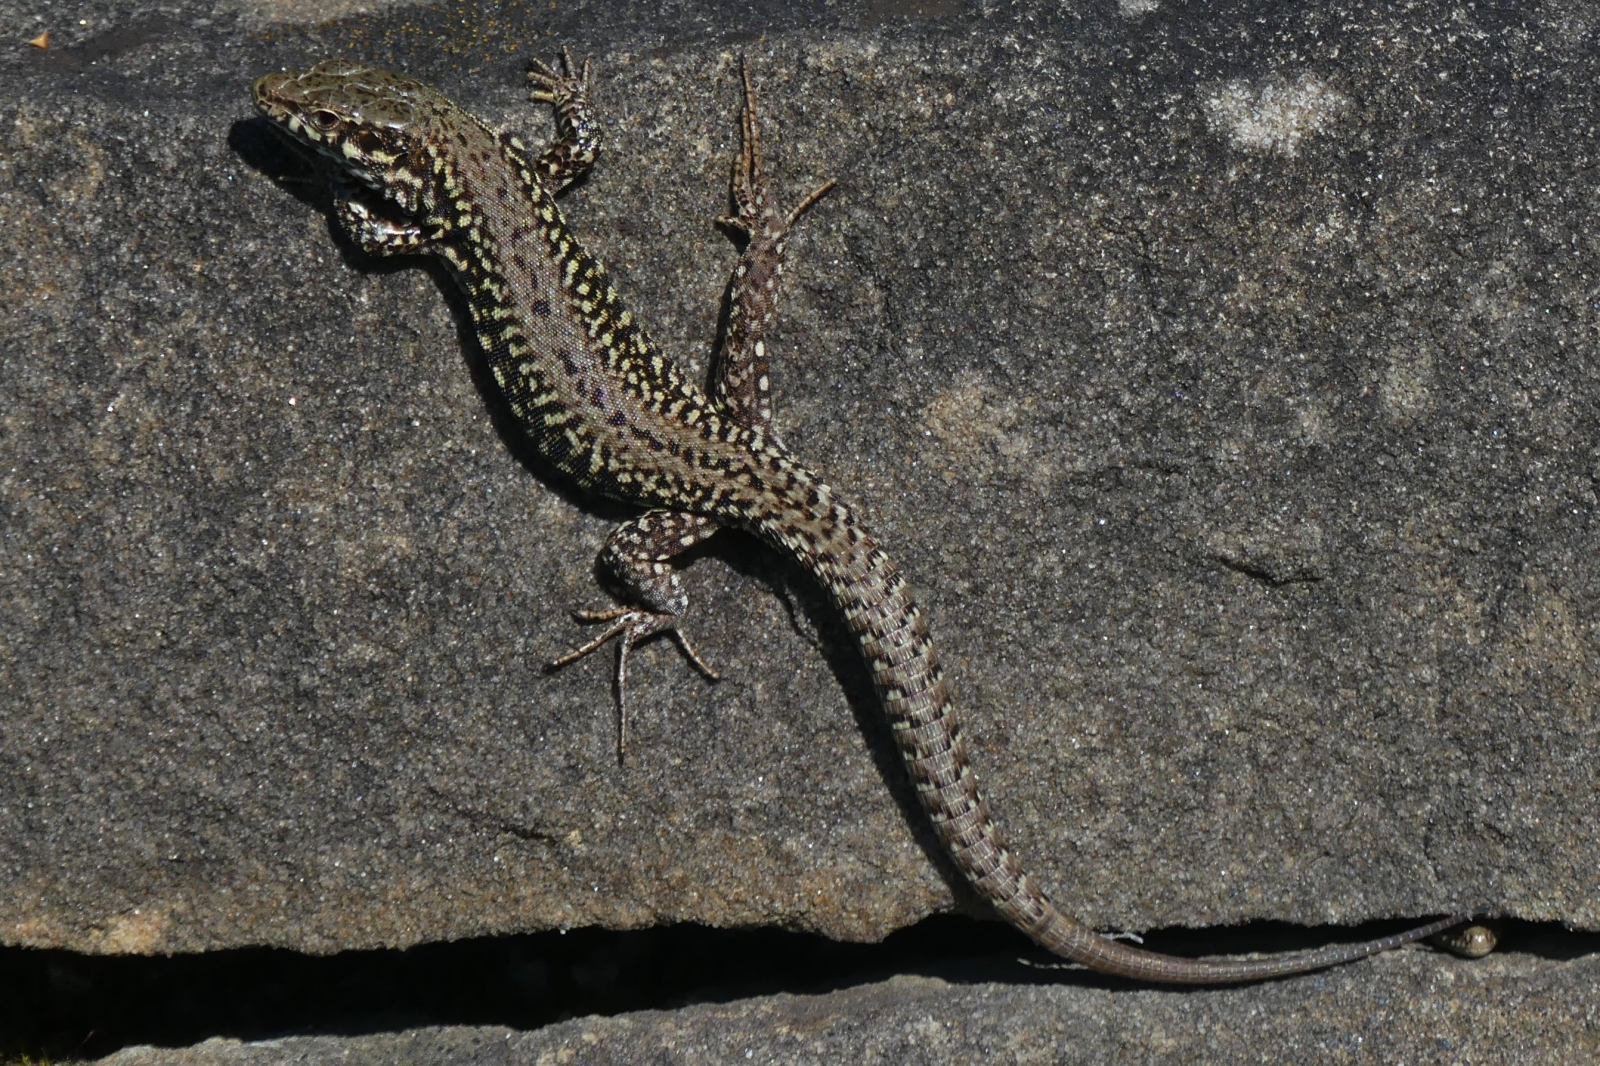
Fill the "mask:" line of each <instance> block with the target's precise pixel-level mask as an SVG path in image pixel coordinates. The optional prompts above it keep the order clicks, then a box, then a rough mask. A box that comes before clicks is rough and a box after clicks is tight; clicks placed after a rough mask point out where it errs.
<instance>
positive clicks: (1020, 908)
mask: <svg viewBox="0 0 1600 1066" xmlns="http://www.w3.org/2000/svg"><path fill="white" fill-rule="evenodd" d="M806 480H807V481H808V482H809V479H806ZM790 487H791V488H794V487H796V486H795V485H794V482H793V481H791V486H790ZM796 495H797V496H798V497H799V498H793V499H791V500H789V501H786V503H788V504H789V506H785V507H780V508H773V509H770V510H769V511H768V513H769V514H773V515H782V516H784V517H781V518H777V517H775V518H771V519H768V520H766V521H758V522H756V523H754V526H755V529H754V532H756V533H758V534H759V535H760V536H762V537H763V538H764V539H766V540H769V541H772V542H775V543H776V544H778V545H779V546H781V547H782V548H784V549H787V550H788V551H790V552H792V553H793V554H794V555H795V556H796V557H797V558H798V560H799V561H800V562H801V563H802V564H803V565H805V566H806V567H807V568H808V569H810V570H811V572H812V573H813V574H815V575H816V576H817V578H818V580H820V581H821V582H822V584H823V585H824V586H825V587H826V588H827V590H828V592H829V594H830V595H831V597H832V598H833V600H834V601H835V603H836V604H837V605H838V607H839V609H840V610H841V611H842V612H843V614H844V617H845V621H846V623H847V625H848V626H849V628H850V631H851V632H852V633H853V634H854V635H855V637H856V640H857V641H858V642H859V644H860V647H861V653H862V656H863V657H864V658H865V660H866V662H867V665H868V666H869V667H870V668H871V670H872V677H873V683H874V685H875V686H876V687H877V691H878V697H879V699H880V700H881V701H882V704H883V710H884V713H885V714H886V715H887V716H888V719H889V725H890V727H891V728H892V730H893V732H894V737H895V741H896V743H897V744H898V745H899V747H900V754H901V756H902V757H903V758H904V759H905V764H906V769H907V770H908V771H909V773H910V776H911V781H912V783H913V784H914V785H915V786H916V790H917V796H918V798H919V799H920V800H921V802H922V807H923V809H924V810H925V811H927V814H928V818H929V820H930V821H931V822H932V823H933V828H934V830H935V832H936V833H937V834H938V836H939V840H940V841H941V842H942V843H943V844H944V847H945V850H946V851H947V852H948V853H949V855H950V858H951V859H952V861H954V863H955V864H956V866H957V867H959V868H960V870H961V872H962V873H963V874H964V875H965V876H966V878H967V880H968V881H970V882H971V883H972V886H973V888H975V889H976V890H977V892H978V894H979V895H981V896H982V897H983V898H984V899H985V900H987V901H988V902H989V903H990V904H992V905H993V906H994V908H995V910H997V911H999V912H1000V914H1001V915H1002V916H1004V917H1005V919H1006V920H1007V921H1008V922H1010V923H1011V924H1012V925H1014V926H1016V927H1017V928H1018V929H1020V930H1022V931H1023V932H1024V933H1026V934H1027V935H1028V936H1029V937H1030V938H1032V939H1033V941H1034V942H1035V943H1037V944H1039V945H1040V946H1041V947H1043V948H1045V949H1046V950H1048V951H1051V952H1053V953H1054V954H1056V955H1059V956H1061V957H1063V958H1066V959H1070V960H1072V961H1074V962H1078V963H1081V964H1083V965H1084V966H1087V967H1089V968H1090V969H1093V970H1098V971H1101V972H1103V973H1110V974H1118V975H1121V976H1123V977H1132V978H1137V979H1140V980H1145V981H1159V982H1171V983H1184V984H1226V983H1231V982H1239V981H1259V980H1265V979H1268V978H1274V977H1283V976H1287V975H1289V974H1297V973H1305V972H1307V971H1309V970H1320V969H1324V968H1326V967H1329V966H1337V965H1339V964H1341V963H1346V962H1351V961H1354V960H1356V959H1360V958H1365V957H1366V956H1368V955H1375V954H1377V953H1379V952H1382V951H1388V950H1389V949H1391V948H1395V947H1398V946H1400V945H1401V944H1405V943H1408V942H1410V941H1413V940H1420V939H1421V938H1423V937H1426V936H1431V935H1432V934H1434V933H1438V932H1441V931H1443V930H1445V929H1448V928H1450V927H1451V926H1453V925H1457V924H1459V923H1460V922H1462V921H1464V920H1466V919H1467V918H1468V917H1470V915H1459V916H1455V917H1451V918H1445V919H1441V920H1439V921H1435V922H1430V923H1428V924H1426V925H1421V926H1418V927H1416V928H1414V929H1410V930H1407V931H1406V932H1403V933H1398V934H1396V935H1394V936H1388V937H1383V938H1380V939H1377V940H1368V941H1365V942H1362V943H1355V944H1336V945H1331V946H1329V947H1324V948H1319V949H1316V950H1313V951H1305V952H1297V953H1293V954H1287V955H1278V956H1271V957H1267V958H1255V959H1234V958H1220V959H1187V958H1181V957H1178V956H1175V955H1164V954H1161V953H1159V952H1154V951H1146V950H1144V949H1142V948H1136V947H1132V946H1130V945H1128V944H1124V943H1121V942H1120V941H1116V940H1111V939H1109V938H1107V937H1104V936H1101V935H1100V934H1098V933H1096V932H1094V931H1093V930H1092V929H1090V928H1088V927H1087V926H1085V925H1084V924H1083V923H1081V922H1079V921H1077V920H1076V919H1074V918H1072V917H1070V916H1069V915H1067V914H1066V913H1064V912H1063V911H1062V910H1060V909H1059V908H1058V907H1056V905H1055V904H1053V903H1051V902H1050V899H1049V897H1048V896H1046V895H1045V893H1044V891H1043V890H1042V889H1040V888H1039V886H1038V885H1037V884H1035V883H1034V881H1033V879H1032V878H1030V877H1029V876H1028V875H1027V874H1026V873H1025V872H1023V869H1022V866H1021V864H1020V863H1019V862H1018V861H1017V858H1016V856H1015V855H1013V854H1012V852H1011V851H1010V850H1009V849H1008V848H1007V846H1006V843H1005V840H1004V838H1003V837H1002V836H1001V833H1000V829H999V827H998V826H997V825H996V824H995V821H994V819H993V818H992V817H991V816H990V814H989V809H988V806H987V805H986V804H985V802H984V799H983V796H982V794H981V793H980V792H979V790H978V781H977V778H976V776H975V775H974V774H973V772H972V767H971V766H970V764H969V763H968V761H967V753H966V747H965V745H964V743H963V741H962V737H961V725H960V723H959V722H958V721H957V719H956V715H955V710H954V708H953V707H952V705H951V699H950V690H949V685H948V684H947V683H946V681H945V677H944V672H943V670H942V669H941V668H940V666H939V656H938V653H937V652H936V651H935V650H934V646H933V640H932V638H931V636H930V635H929V633H928V625H927V622H926V621H925V620H924V618H923V616H922V613H921V611H920V610H918V608H917V604H916V601H915V600H914V599H913V597H912V595H911V590H910V588H909V587H908V586H907V584H906V581H905V579H904V578H902V577H901V576H900V572H899V569H898V568H897V567H896V566H895V565H894V563H893V562H892V561H891V560H890V559H889V557H888V556H887V555H886V554H885V553H884V551H883V549H882V548H880V547H879V546H878V544H877V542H876V541H875V540H874V539H873V537H872V536H871V534H869V533H868V532H867V531H866V530H865V529H864V528H863V527H862V526H861V524H860V523H859V522H858V520H857V519H856V517H855V514H854V512H853V510H852V509H851V508H850V507H848V506H847V505H846V504H845V503H843V502H842V501H840V500H839V499H838V498H837V497H835V496H834V495H833V494H832V492H831V491H830V490H829V489H828V488H827V487H826V486H824V485H821V484H820V483H816V482H810V483H809V484H806V485H804V486H803V492H801V493H798V494H796ZM798 516H804V517H798Z"/></svg>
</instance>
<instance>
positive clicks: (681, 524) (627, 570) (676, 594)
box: [545, 511, 718, 764]
mask: <svg viewBox="0 0 1600 1066" xmlns="http://www.w3.org/2000/svg"><path fill="white" fill-rule="evenodd" d="M717 529H718V527H717V524H716V523H715V522H713V521H712V520H711V519H709V518H704V517H702V516H700V515H693V514H686V513H682V512H678V511H650V512H648V513H646V514H643V515H640V516H639V517H638V518H635V519H633V520H632V521H629V522H624V523H623V524H622V525H620V526H618V527H617V528H616V529H614V530H612V532H611V536H610V537H608V538H606V543H605V547H603V548H601V549H600V557H599V563H600V567H601V569H602V570H605V571H606V572H608V573H610V574H611V575H612V576H613V577H614V578H615V579H616V581H617V582H618V584H620V585H621V586H622V591H623V594H624V597H625V599H626V600H627V601H628V603H629V604H631V605H630V606H618V607H611V608H607V609H605V610H601V611H577V612H574V614H573V617H574V618H575V619H576V620H577V621H579V622H584V623H587V624H600V623H606V622H609V623H611V624H610V625H609V626H607V627H606V629H605V630H604V631H602V632H601V633H600V634H599V635H598V636H596V637H595V638H594V639H593V640H590V641H588V642H587V643H585V644H584V645H583V646H582V647H579V648H575V649H573V650H572V651H570V652H568V653H567V654H565V655H563V656H562V657H561V658H559V659H557V660H555V661H554V662H552V663H550V664H549V665H548V666H546V667H545V669H546V670H557V669H560V668H561V667H563V666H566V665H567V664H568V663H572V662H576V661H577V660H579V659H581V658H583V657H584V656H586V655H588V654H589V653H590V652H593V651H597V650H599V649H600V648H601V647H603V646H604V645H606V644H607V643H609V642H610V641H612V640H615V641H616V642H617V674H616V679H617V762H618V764H621V763H622V761H623V758H624V756H625V753H626V751H627V744H628V703H627V699H628V695H627V694H628V655H629V653H630V652H631V651H632V650H633V646H634V645H635V644H638V643H639V642H641V641H644V640H648V639H649V638H651V637H654V636H657V635H659V634H661V633H668V634H671V636H672V637H673V639H674V640H676V641H677V642H678V646H679V647H680V648H681V649H683V653H684V654H685V655H686V656H688V658H689V661H690V662H691V663H693V664H694V665H695V667H696V668H697V669H698V670H699V671H700V672H701V673H703V674H705V675H706V677H708V678H710V679H711V680H712V681H716V680H718V674H717V672H716V671H715V670H713V669H711V667H709V666H707V665H706V663H705V661H704V660H702V659H701V658H700V656H699V655H698V654H696V652H695V650H694V645H693V644H691V643H690V642H689V638H688V636H687V635H686V634H685V633H684V631H683V616H684V615H685V614H687V613H688V610H689V596H688V593H686V592H685V591H684V589H683V581H682V578H681V577H680V576H679V574H678V571H677V569H676V568H675V567H673V565H672V562H671V560H672V557H673V556H675V555H678V554H679V553H681V552H685V551H687V550H689V549H690V548H692V547H694V546H695V545H696V544H699V543H700V542H701V541H703V540H705V539H706V538H708V537H710V536H711V535H712V534H713V533H715V532H716V531H717Z"/></svg>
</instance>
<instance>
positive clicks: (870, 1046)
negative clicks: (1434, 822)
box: [103, 951, 1600, 1066]
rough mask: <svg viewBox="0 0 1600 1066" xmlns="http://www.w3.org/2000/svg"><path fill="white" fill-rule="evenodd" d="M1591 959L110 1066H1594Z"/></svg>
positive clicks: (888, 990) (804, 1008) (909, 991)
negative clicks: (843, 1065)
mask: <svg viewBox="0 0 1600 1066" xmlns="http://www.w3.org/2000/svg"><path fill="white" fill-rule="evenodd" d="M1597 982H1600V963H1597V960H1596V959H1595V957H1593V956H1590V957H1589V958H1586V959H1580V960H1576V961H1570V962H1550V961H1547V960H1540V959H1535V958H1532V957H1530V956H1526V955H1506V956H1501V957H1496V958H1490V959H1486V960H1482V961H1480V962H1478V963H1463V962H1461V961H1460V960H1451V959H1447V958H1444V957H1443V956H1439V955H1436V954H1435V955H1430V954H1426V953H1423V952H1421V951H1405V952H1400V953H1398V954H1396V955H1392V956H1388V957H1385V958H1382V959H1379V960H1377V961H1376V962H1374V963H1371V964H1362V965H1358V966H1354V967H1350V968H1347V969H1343V970H1337V971H1334V972H1331V973H1327V974H1320V975H1316V976H1313V977H1307V978H1300V979H1296V980H1292V981H1283V982H1278V983H1275V984H1271V985H1264V986H1259V987H1253V988H1232V989H1221V990H1209V991H1201V992H1173V991H1154V990H1148V989H1147V990H1141V991H1136V992H1129V991H1127V990H1126V989H1123V990H1110V989H1106V988H1101V987H1096V986H1095V985H1094V984H1093V983H1092V982H1091V983H1089V984H1076V983H1067V984H1035V985H1017V984H990V983H975V984H952V983H947V982H945V981H942V980H939V979H936V978H928V977H897V978H894V979H891V980H889V981H885V982H883V983H881V984H873V985H864V986H861V987H857V988H851V989H846V990H844V991H840V992H834V993H830V994H828V995H820V996H794V995H782V996H764V997H758V998H754V999H747V1000H742V1001H739V1002H735V1003H729V1004H716V1005H710V1004H706V1005H699V1006H693V1007H687V1008H685V1009H682V1010H678V1011H671V1012H667V1011H643V1012H640V1013H638V1014H627V1015H622V1016H620V1017H614V1018H578V1019H574V1020H573V1021H569V1022H563V1023H561V1024H559V1025H552V1026H549V1027H547V1028H545V1029H541V1030H539V1031H537V1032H532V1033H519V1032H516V1031H513V1030H510V1029H501V1028H477V1029H469V1028H458V1029H416V1030H411V1031H408V1032H401V1033H385V1034H378V1035H373V1036H361V1037H296V1038H290V1039H284V1040H273V1041H267V1042H262V1043H252V1044H244V1043H240V1042H238V1041H232V1040H209V1041H207V1042H205V1043H203V1044H200V1045H198V1046H196V1047H193V1048H188V1049H183V1050H167V1049H158V1048H148V1047H140V1048H129V1049H127V1050H125V1051H123V1052H121V1053H120V1054H117V1055H114V1056H112V1057H111V1058H109V1059H106V1060H103V1061H104V1062H106V1063H107V1066H276V1064H280V1063H282V1064H288V1063H295V1064H297V1066H318V1064H321V1063H327V1064H329V1066H365V1064H366V1063H374V1064H377V1063H384V1064H390V1063H394V1064H400V1066H410V1064H413V1063H416V1064H423V1063H437V1062H451V1063H473V1064H481V1066H498V1064H505V1066H521V1064H528V1066H533V1064H538V1066H545V1064H553V1063H562V1064H571V1066H603V1064H610V1063H642V1062H649V1063H660V1064H663V1066H665V1064H672V1066H680V1064H681V1066H697V1064H701V1063H707V1064H709V1063H729V1062H733V1063H737V1062H754V1063H772V1064H783V1066H789V1064H793V1066H811V1064H819V1066H821V1064H832V1063H839V1062H850V1063H862V1064H876V1063H884V1064H893V1066H936V1064H945V1063H950V1064H955V1063H972V1062H993V1063H1016V1064H1022V1063H1030V1064H1031V1063H1040V1064H1042V1063H1055V1064H1060V1066H1067V1064H1072V1066H1078V1064H1084V1066H1087V1064H1090V1063H1116V1064H1118V1066H1125V1064H1132V1063H1137V1064H1143V1063H1197V1062H1206V1063H1210V1062H1295V1063H1345V1064H1348V1063H1382V1064H1385V1066H1389V1064H1393V1063H1400V1062H1404V1063H1408V1064H1431V1063H1439V1064H1446V1063H1449V1064H1458V1063H1473V1064H1489V1063H1506V1064H1508V1066H1520V1064H1523V1063H1529V1062H1539V1063H1550V1064H1553V1066H1562V1064H1567V1063H1571V1064H1573V1066H1578V1064H1587V1063H1592V1062H1594V1061H1595V1059H1596V1056H1600V1015H1597V1013H1596V1006H1595V998H1594V988H1595V985H1596V983H1597Z"/></svg>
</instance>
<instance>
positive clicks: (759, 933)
mask: <svg viewBox="0 0 1600 1066" xmlns="http://www.w3.org/2000/svg"><path fill="white" fill-rule="evenodd" d="M1412 924H1414V923H1413V922H1409V921H1400V922H1371V923H1367V924H1364V925H1361V926H1356V927H1339V926H1336V927H1319V928H1308V927H1304V926H1294V925H1288V924H1284V923H1275V922H1261V923H1252V924H1250V925H1244V926H1234V927H1229V928H1219V929H1203V930H1193V929H1168V930H1163V931H1160V932H1156V933H1151V934H1149V935H1147V936H1146V937H1145V938H1144V944H1145V946H1146V947H1150V948H1152V949H1155V950H1159V951H1167V952H1172V953H1174V954H1180V955H1206V954H1221V953H1245V952H1279V951H1295V950H1301V949H1305V948H1312V947H1320V946H1321V945H1323V944H1327V943H1332V942H1335V941H1349V940H1365V939H1368V938H1370V937H1375V936H1382V935H1385V934H1388V933H1392V932H1396V931H1398V930H1401V929H1405V928H1408V927H1409V926H1410V925H1412ZM1501 950H1511V951H1526V952H1532V953H1535V954H1539V955H1543V956H1546V957H1550V958H1557V959H1559V958H1575V957H1577V956H1580V955H1584V954H1590V953H1595V952H1600V934H1595V933H1574V932H1570V931H1567V930H1565V929H1564V928H1563V927H1561V926H1560V925H1557V924H1555V923H1530V922H1508V923H1504V924H1503V925H1502V926H1501ZM1051 962H1052V958H1051V956H1049V955H1047V954H1045V953H1043V952H1041V951H1039V950H1038V949H1036V948H1034V947H1033V946H1032V945H1031V944H1029V943H1028V941H1027V940H1026V939H1024V938H1023V937H1022V936H1021V935H1020V934H1018V933H1017V932H1016V931H1015V930H1013V929H1010V928H1008V927H1007V926H1004V925H1002V924H999V923H998V922H986V921H979V920H976V919H972V918H965V917H953V916H940V917H934V918H929V919H927V920H926V921H923V922H921V923H919V924H917V925H916V926H913V927H911V928H909V929H905V930H902V931H900V932H898V933H895V934H894V935H892V936H890V937H889V938H888V939H887V940H885V941H883V942H882V943H879V944H846V943H840V942H838V941H833V940H828V939H827V938H825V937H820V936H815V935H812V934H807V933H787V932H782V931H779V930H772V929H753V930H739V929H712V928H708V927H705V926H697V925H679V926H669V927H663V928H653V929H641V930H633V931H615V930H607V929H594V928H590V929H576V930H572V931H570V932H567V933H560V932H547V933H534V934H528V935H522V936H504V937H484V938H479V939H474V940H464V941H458V942H455V943H448V944H425V945H421V946H418V947H415V948H410V949H407V950H403V951H402V950H392V951H351V952H342V953H339V954H336V955H307V954H301V953H299V952H294V951H286V950H281V949H272V948H245V949H239V950H234V951H218V952H208V953H205V954H197V955H175V956H154V957H147V956H105V955H81V954H76V953H73V952H67V951H44V950H35V949H28V948H0V1061H14V1060H19V1059H23V1058H24V1057H26V1058H27V1059H34V1060H38V1059H46V1060H50V1061H61V1060H63V1059H66V1060H72V1059H89V1058H98V1057H100V1056H103V1055H107V1054H110V1053H111V1052H113V1051H116V1050H117V1049H119V1048H122V1047H127V1046H129V1045H133V1044H156V1045H162V1046H168V1047H181V1046H186V1045H190V1044H195V1043H199V1042H200V1041H202V1040H205V1039H207V1038H208V1037H214V1036H223V1037H236V1038H239V1039H242V1040H259V1039H268V1038H272V1037H281V1036H293V1035H309V1034H324V1035H327V1034H343V1035H358V1034H362V1033H373V1032H382V1031H394V1030H401V1029H410V1028H415V1027H418V1026H428V1025H504V1026H509V1027H511V1028H515V1029H533V1028H537V1027H539V1026H542V1025H548V1024H550V1023H552V1022H556V1021H561V1020H563V1019H566V1018H571V1017H577V1016H581V1015H586V1014H618V1013H622V1012H625V1011H634V1010H645V1009H660V1010H671V1009H673V1008H677V1007H682V1006H685V1005H688V1004H691V1003H704V1002H726V1001H730V1000H736V999H743V998H746V997H749V996H758V995H766V994H771V993H775V992H792V993H819V992H826V991H832V990H835V989H839V988H845V987H849V986H852V985H857V984H863V983H866V982H870V981H878V980H884V979H886V978H888V977H890V976H892V975H894V974H903V973H915V974H923V975H927V976H936V977H941V978H944V979H946V980H949V981H957V982H981V981H997V982H1005V983H1012V984H1016V983H1043V982H1071V983H1077V984H1095V985H1103V986H1107V987H1123V988H1129V989H1132V988H1135V987H1140V986H1136V985H1134V984H1132V983H1131V982H1126V981H1121V980H1118V979H1114V978H1105V977H1101V976H1099V975H1095V974H1089V973H1087V972H1086V971H1083V970H1081V969H1077V968H1066V969H1057V968H1053V967H1052V966H1051Z"/></svg>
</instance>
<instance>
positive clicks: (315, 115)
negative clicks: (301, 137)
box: [310, 107, 339, 133]
mask: <svg viewBox="0 0 1600 1066" xmlns="http://www.w3.org/2000/svg"><path fill="white" fill-rule="evenodd" d="M310 117H311V124H312V125H313V126H315V127H316V128H317V129H319V130H321V131H322V132H323V133H327V132H328V131H329V130H331V129H333V127H335V126H337V125H338V124H339V116H338V115H337V114H335V113H334V112H332V111H329V110H328V109H327V108H325V107H319V108H318V109H317V110H315V111H313V112H311V116H310Z"/></svg>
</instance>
